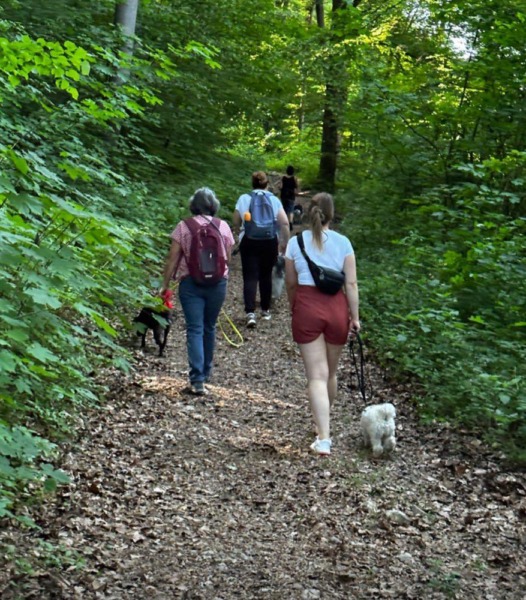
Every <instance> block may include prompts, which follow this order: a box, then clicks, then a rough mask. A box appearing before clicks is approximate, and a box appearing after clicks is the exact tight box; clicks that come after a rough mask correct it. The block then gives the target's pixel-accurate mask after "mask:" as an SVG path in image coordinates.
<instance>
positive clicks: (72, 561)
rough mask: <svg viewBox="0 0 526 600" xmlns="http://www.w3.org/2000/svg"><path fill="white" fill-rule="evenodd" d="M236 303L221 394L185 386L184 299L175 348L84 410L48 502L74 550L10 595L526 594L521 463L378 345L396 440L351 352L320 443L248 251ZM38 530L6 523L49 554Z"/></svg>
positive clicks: (286, 336) (12, 533)
mask: <svg viewBox="0 0 526 600" xmlns="http://www.w3.org/2000/svg"><path fill="white" fill-rule="evenodd" d="M225 312H226V313H227V314H228V315H229V317H230V318H231V319H233V321H234V322H235V323H236V324H237V325H238V326H239V328H240V330H241V332H242V334H243V336H244V343H243V345H242V346H241V347H240V348H235V347H233V346H231V345H229V344H228V343H227V342H226V341H225V339H224V338H223V336H222V335H221V333H220V332H219V334H218V347H217V355H216V361H215V362H216V365H217V366H216V369H215V372H214V376H213V382H212V383H211V385H210V390H211V393H210V395H209V396H207V397H205V398H196V397H193V396H189V395H187V394H185V393H184V392H183V389H184V387H185V386H186V384H187V381H186V366H187V365H186V353H185V337H184V325H183V320H182V318H181V316H179V317H178V318H177V320H176V322H175V325H174V327H173V330H172V332H171V334H170V338H169V343H168V349H167V355H166V357H165V358H164V359H159V358H157V357H156V354H155V350H154V347H153V343H152V342H151V340H150V344H149V352H148V353H147V354H146V355H143V354H142V353H141V352H140V351H137V357H138V362H137V367H136V370H135V371H134V372H133V374H131V375H130V376H128V377H127V378H125V379H121V378H116V379H115V383H114V386H113V392H112V394H111V397H110V399H109V402H108V403H107V404H106V405H105V406H104V408H103V409H102V411H98V412H95V413H93V414H91V415H86V416H85V420H84V427H83V429H82V431H81V432H80V435H79V438H78V441H77V442H76V443H75V444H73V445H72V446H71V448H70V449H69V450H68V452H67V454H66V455H65V457H64V464H63V465H62V466H63V468H65V469H66V470H67V471H68V472H70V473H71V474H72V476H73V479H74V483H73V484H72V485H71V486H69V487H68V488H65V489H63V490H62V491H61V492H59V494H58V495H57V497H56V499H55V500H54V501H53V502H52V503H51V504H48V505H47V506H46V508H45V510H44V512H42V511H40V512H39V516H38V517H37V520H38V524H39V525H40V527H41V528H42V531H41V532H40V533H39V534H38V535H39V536H40V537H41V538H44V539H45V540H47V541H48V542H49V543H50V544H53V545H55V546H59V547H60V548H61V551H60V552H61V555H62V558H63V563H62V565H59V566H57V565H53V564H47V565H45V566H43V567H42V569H40V570H39V571H36V572H33V573H28V574H26V575H23V574H20V569H19V570H18V573H19V574H18V575H16V574H15V567H14V565H13V564H12V563H9V562H8V563H7V566H6V568H5V569H3V570H1V572H0V597H1V598H2V599H3V600H7V599H11V598H12V599H15V598H37V599H39V600H46V599H68V600H69V599H75V600H77V599H78V600H88V599H89V600H91V599H104V600H124V599H133V600H143V599H149V600H169V599H181V600H183V599H188V600H190V599H192V600H198V599H199V600H230V599H243V600H245V599H246V600H251V599H269V600H278V599H279V600H283V599H292V600H315V599H355V598H356V599H377V598H399V599H405V598H407V599H434V598H462V599H473V600H494V599H505V598H506V599H517V600H519V599H522V598H523V597H524V593H525V590H526V559H525V555H524V543H525V541H526V533H525V518H526V479H525V477H524V474H522V473H517V472H512V471H506V470H505V469H504V468H503V467H502V466H500V463H499V460H498V457H495V456H494V455H492V454H491V453H489V452H488V451H487V450H485V449H484V446H483V445H482V444H481V443H480V442H479V440H477V439H476V438H474V437H471V436H469V435H468V434H466V433H463V432H456V433H455V432H454V431H452V430H451V429H449V428H447V427H445V426H443V425H436V424H435V425H433V426H427V427H424V426H422V425H419V424H417V421H416V418H415V414H414V410H413V408H412V403H411V399H410V393H409V392H408V390H407V389H405V388H404V387H403V386H402V385H395V384H393V383H389V382H388V380H387V379H386V377H385V375H384V373H383V372H382V370H381V369H379V368H378V367H376V366H374V364H372V362H371V363H369V362H368V363H367V367H366V368H367V375H368V378H369V380H370V383H371V387H372V389H373V390H374V399H373V401H374V402H382V401H391V402H393V403H394V404H395V405H396V407H397V409H398V413H399V417H398V421H397V426H398V427H397V436H398V447H397V449H396V451H395V452H394V454H393V456H392V457H391V458H390V459H379V460H373V459H372V458H371V457H370V456H369V454H368V453H367V452H365V451H364V450H363V449H362V447H361V443H360V436H359V430H358V421H359V416H360V412H361V410H362V409H363V402H362V400H361V398H360V396H359V394H358V392H357V391H356V389H355V388H354V387H353V388H351V386H350V368H351V365H350V360H349V355H348V352H346V353H345V354H344V359H343V360H342V365H341V370H340V380H339V399H338V402H337V404H336V406H335V409H334V412H333V420H332V423H333V440H334V447H333V454H332V455H331V456H330V457H328V458H320V457H318V456H315V455H313V454H312V453H310V452H309V444H310V443H311V442H312V439H313V427H312V423H311V419H310V414H309V410H308V406H307V402H306V393H305V379H304V374H303V367H302V364H301V359H300V356H299V353H298V350H297V348H296V346H295V344H294V343H293V341H292V339H291V335H290V330H289V315H288V309H287V303H286V298H285V296H283V297H281V298H280V299H279V301H278V302H277V303H276V306H275V308H274V311H273V319H272V321H270V322H258V326H257V328H256V329H255V330H251V331H249V330H246V329H245V328H244V326H243V325H242V324H243V321H244V318H243V316H244V315H243V310H242V293H241V273H240V261H239V257H236V258H235V259H234V260H233V265H232V275H231V282H230V288H229V293H228V299H227V302H226V305H225ZM222 323H223V325H224V326H225V327H227V322H226V320H225V319H222ZM364 326H365V327H366V323H365V322H364ZM35 535H36V534H33V533H32V532H27V533H24V534H23V535H21V534H20V532H19V531H18V530H16V529H11V528H10V527H5V528H4V529H2V530H0V541H3V542H7V543H9V542H11V543H13V544H16V545H18V547H20V546H22V547H25V548H26V553H27V555H28V556H30V555H33V556H34V555H35V553H38V552H41V553H42V546H41V544H40V545H36V544H35V541H34V536H35ZM72 548H75V549H78V550H79V551H80V552H81V554H82V555H83V556H84V558H85V565H84V567H83V568H82V569H78V568H76V567H77V566H78V564H77V563H78V562H79V561H78V559H76V558H74V556H75V555H71V553H68V550H69V549H72Z"/></svg>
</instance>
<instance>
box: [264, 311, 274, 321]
mask: <svg viewBox="0 0 526 600" xmlns="http://www.w3.org/2000/svg"><path fill="white" fill-rule="evenodd" d="M261 318H262V319H263V321H270V319H272V315H271V314H270V311H269V310H264V311H262V312H261Z"/></svg>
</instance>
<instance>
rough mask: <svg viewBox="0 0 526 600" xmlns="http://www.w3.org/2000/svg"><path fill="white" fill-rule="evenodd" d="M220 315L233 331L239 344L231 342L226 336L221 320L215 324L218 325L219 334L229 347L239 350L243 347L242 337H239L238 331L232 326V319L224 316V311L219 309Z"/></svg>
mask: <svg viewBox="0 0 526 600" xmlns="http://www.w3.org/2000/svg"><path fill="white" fill-rule="evenodd" d="M221 315H222V316H223V317H224V318H225V319H226V320H227V322H228V324H229V325H230V327H231V328H232V329H233V331H234V333H235V334H236V336H237V337H238V338H239V340H240V341H239V342H234V341H233V340H231V339H230V338H229V337H228V335H227V334H226V332H225V330H224V328H223V322H222V320H221V319H218V320H217V322H218V323H219V329H221V333H222V334H223V337H224V338H225V340H226V341H227V342H228V343H229V344H230V345H231V346H234V348H239V347H240V346H242V345H243V342H244V341H245V340H244V339H243V336H242V335H241V333H240V332H239V329H238V328H237V327H236V326H235V325H234V322H233V321H232V319H231V318H230V317H229V316H228V315H227V314H226V312H225V311H224V309H221Z"/></svg>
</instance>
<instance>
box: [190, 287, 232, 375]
mask: <svg viewBox="0 0 526 600" xmlns="http://www.w3.org/2000/svg"><path fill="white" fill-rule="evenodd" d="M226 284H227V280H226V279H222V280H221V281H220V282H219V283H216V285H212V286H202V285H196V284H195V283H194V281H193V279H192V278H191V277H186V278H185V279H183V280H182V281H181V283H180V284H179V300H180V302H181V306H182V308H183V313H184V318H185V321H186V348H187V351H188V365H189V367H190V383H198V382H203V381H204V380H205V379H207V378H208V377H209V376H210V374H211V372H212V362H213V360H214V348H215V340H216V321H217V317H218V316H219V311H220V310H221V307H222V306H223V302H224V301H225V296H226Z"/></svg>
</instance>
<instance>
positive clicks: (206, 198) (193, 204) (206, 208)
mask: <svg viewBox="0 0 526 600" xmlns="http://www.w3.org/2000/svg"><path fill="white" fill-rule="evenodd" d="M220 206H221V205H220V203H219V200H218V199H217V198H216V195H215V194H214V192H213V191H212V190H211V189H210V188H207V187H202V188H199V189H198V190H196V191H195V192H194V195H193V196H192V197H191V198H190V212H191V213H192V214H193V215H210V216H211V217H213V216H214V215H215V214H216V213H217V212H218V211H219V207H220Z"/></svg>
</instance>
